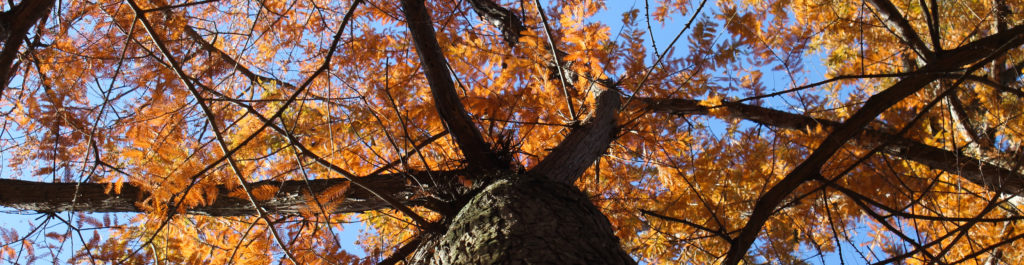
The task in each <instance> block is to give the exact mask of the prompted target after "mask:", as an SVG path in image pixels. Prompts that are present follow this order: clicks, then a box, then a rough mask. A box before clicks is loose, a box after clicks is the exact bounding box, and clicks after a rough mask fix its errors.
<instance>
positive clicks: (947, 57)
mask: <svg viewBox="0 0 1024 265" xmlns="http://www.w3.org/2000/svg"><path fill="white" fill-rule="evenodd" d="M1022 43H1024V25H1021V26H1017V27H1014V28H1013V29H1010V30H1009V31H1005V32H1000V33H998V34H995V35H991V36H988V37H985V38H983V39H980V40H977V41H974V42H971V43H968V44H967V45H964V46H961V47H959V48H957V49H955V50H951V51H950V52H949V53H948V54H944V56H943V57H940V58H938V59H937V60H935V61H932V62H929V64H928V65H926V66H925V67H924V68H922V69H921V70H920V73H921V74H919V75H913V76H909V77H906V78H904V79H903V80H900V81H899V82H896V84H893V85H892V86H891V87H889V88H887V89H886V90H884V91H882V92H881V93H878V94H876V95H874V96H871V97H870V98H868V100H867V102H865V103H864V106H863V107H861V109H860V110H858V111H857V112H856V113H854V114H853V116H851V117H850V118H849V119H848V120H846V121H845V122H843V123H842V124H840V125H839V126H836V128H835V130H833V131H832V133H830V134H829V135H828V136H827V137H826V138H825V140H823V141H822V142H821V144H820V145H819V146H818V147H817V148H816V149H815V150H814V151H813V152H812V153H811V155H810V156H808V157H807V159H805V160H804V162H802V163H800V165H797V166H796V168H794V169H793V171H792V172H790V173H789V174H788V175H786V177H785V178H783V179H782V180H780V181H779V182H778V183H776V184H775V185H774V186H772V188H771V189H769V190H768V191H767V192H765V193H764V194H763V195H762V196H761V198H759V199H758V200H757V203H755V204H754V208H753V209H754V211H753V212H752V213H751V215H750V220H748V221H747V224H746V225H745V226H744V227H743V229H742V230H740V233H739V235H738V236H737V237H736V239H735V240H734V241H733V242H732V243H733V245H732V246H731V248H730V249H729V253H728V254H726V259H725V264H729V265H732V264H737V263H739V261H740V259H742V258H743V257H744V256H745V255H746V252H747V250H748V249H749V248H750V246H751V245H752V244H753V243H754V240H755V239H756V238H757V235H758V234H759V233H760V232H761V228H762V227H764V224H765V223H766V222H768V218H770V217H771V215H772V214H773V213H774V212H775V208H776V207H778V205H779V204H780V203H782V201H783V200H784V199H785V198H786V197H787V196H789V194H790V193H792V192H793V190H796V188H797V187H799V186H800V185H801V184H803V183H804V182H805V181H807V180H808V179H810V178H811V177H812V176H814V175H817V174H820V173H819V172H820V171H821V166H822V165H824V164H825V162H827V161H828V159H829V158H831V157H832V155H833V154H835V152H836V151H838V150H839V148H840V147H842V146H843V144H845V143H846V142H847V141H848V140H850V139H851V138H852V137H854V136H856V135H858V134H860V133H861V131H863V130H864V129H865V127H866V126H867V125H868V123H870V122H871V121H873V120H874V119H875V117H877V116H878V115H879V114H881V113H882V112H883V111H885V110H886V109H888V108H889V107H890V106H892V105H893V104H896V103H897V102H899V101H901V100H903V98H906V97H907V96H910V95H912V94H914V93H916V92H917V91H918V90H920V89H921V88H923V87H924V86H925V85H928V84H929V83H931V82H932V81H935V79H937V78H939V77H940V76H941V75H937V74H932V73H941V72H945V71H952V70H957V69H960V68H963V67H964V66H966V65H968V64H971V63H975V62H978V63H979V64H976V66H977V65H981V64H984V63H987V62H989V61H991V60H992V59H993V56H994V55H999V54H1002V53H1004V52H1006V51H1007V50H1008V49H1010V48H1015V47H1018V46H1020V45H1021V44H1022ZM979 61H980V62H979Z"/></svg>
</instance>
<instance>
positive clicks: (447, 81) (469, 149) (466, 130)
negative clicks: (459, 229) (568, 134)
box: [402, 0, 508, 171]
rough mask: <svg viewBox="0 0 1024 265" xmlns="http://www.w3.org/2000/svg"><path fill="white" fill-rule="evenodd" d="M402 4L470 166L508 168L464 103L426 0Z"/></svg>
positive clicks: (444, 116) (438, 101) (437, 103)
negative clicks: (442, 48)
mask: <svg viewBox="0 0 1024 265" xmlns="http://www.w3.org/2000/svg"><path fill="white" fill-rule="evenodd" d="M402 8H404V9H405V18H406V25H407V26H408V27H409V32H410V33H411V34H412V42H413V45H414V46H416V53H417V54H418V55H419V57H420V62H422V67H423V74H424V75H426V77H427V83H428V84H429V85H430V94H431V96H432V97H433V99H434V107H436V108H437V113H438V114H439V115H440V116H441V121H442V122H443V123H444V126H445V129H447V130H448V132H449V133H451V135H452V138H454V139H455V143H456V144H458V146H459V149H460V150H462V155H463V157H465V159H466V161H467V162H469V167H470V168H472V169H477V170H483V171H490V170H496V169H502V168H507V167H508V166H507V165H503V164H504V163H502V162H501V161H500V160H499V159H498V157H497V155H495V154H494V152H493V151H492V150H491V148H490V145H489V144H487V141H485V140H484V138H483V135H481V134H480V130H479V129H477V128H476V124H474V123H473V120H472V119H470V117H469V114H468V113H467V112H466V109H465V107H463V105H462V101H461V100H460V99H459V95H458V93H456V91H455V83H454V82H452V79H451V72H449V71H448V61H447V59H445V57H444V53H443V52H442V51H441V45H440V44H438V43H437V37H436V35H435V33H434V23H433V22H432V20H431V19H430V14H428V13H427V8H426V6H424V4H423V0H402Z"/></svg>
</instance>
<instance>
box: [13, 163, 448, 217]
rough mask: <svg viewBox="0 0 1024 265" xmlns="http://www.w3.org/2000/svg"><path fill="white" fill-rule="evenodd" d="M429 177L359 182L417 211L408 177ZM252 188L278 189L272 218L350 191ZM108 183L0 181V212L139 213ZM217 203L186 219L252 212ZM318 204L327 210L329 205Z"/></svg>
mask: <svg viewBox="0 0 1024 265" xmlns="http://www.w3.org/2000/svg"><path fill="white" fill-rule="evenodd" d="M431 174H433V175H435V176H438V175H445V174H450V173H446V172H431ZM426 175H427V173H425V172H421V173H400V174H382V175H375V176H367V177H362V178H360V180H361V181H362V182H363V183H364V184H367V185H369V186H371V187H372V188H373V189H374V190H375V191H377V192H379V193H384V194H388V195H390V196H392V197H394V198H397V199H398V200H399V201H400V202H401V203H403V204H405V205H409V206H414V205H420V204H422V203H423V200H422V198H415V197H414V196H413V195H414V194H415V192H416V191H417V190H418V188H419V187H414V186H412V185H409V184H408V181H406V179H407V177H409V176H413V177H422V178H425V177H426ZM251 184H252V186H253V187H259V186H264V185H270V186H273V187H277V188H278V192H277V194H275V196H274V197H272V198H270V199H268V200H266V201H261V202H260V203H261V206H262V207H263V208H265V209H267V212H269V213H272V214H283V215H287V214H296V215H297V214H300V213H301V212H302V211H303V210H311V211H314V212H315V211H317V209H308V207H309V205H312V204H310V202H309V201H308V200H309V199H310V198H312V197H311V196H309V195H310V194H313V195H321V194H324V193H325V192H330V191H331V190H332V189H333V188H336V187H338V186H339V185H349V181H348V180H345V179H318V180H309V181H308V182H307V181H302V180H289V181H260V182H254V183H251ZM111 185H113V184H111V183H43V182H31V181H22V180H12V179H0V206H6V207H11V208H15V209H19V210H26V211H36V212H49V213H53V212H66V211H78V212H92V213H101V212H143V209H142V208H139V205H141V203H142V202H143V201H144V200H145V199H146V198H147V197H148V195H147V193H146V192H145V191H143V190H142V189H140V188H138V187H135V186H132V185H131V184H128V183H124V184H122V188H121V192H120V193H114V192H112V191H110V189H109V188H110V186H111ZM193 192H198V191H193ZM217 193H218V194H217V199H216V200H214V201H212V202H210V203H208V204H206V205H201V206H197V207H192V208H189V209H186V210H185V213H188V214H198V215H210V216H247V215H252V214H253V213H254V212H255V210H253V208H252V204H251V202H249V200H248V199H246V198H244V197H233V196H231V195H230V194H231V193H232V190H229V189H226V188H219V189H218V191H217ZM341 200H342V201H334V202H330V203H332V204H336V205H337V207H334V208H332V212H334V213H342V212H363V211H369V210H376V209H382V208H389V207H391V205H389V204H388V203H387V202H384V201H383V200H381V199H380V198H378V197H377V196H374V195H373V194H371V193H369V192H368V191H366V190H365V189H361V188H355V187H352V188H349V189H347V190H345V191H344V198H342V199H341ZM321 203H324V204H327V203H328V202H323V201H321Z"/></svg>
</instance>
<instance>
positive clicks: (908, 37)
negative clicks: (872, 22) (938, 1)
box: [868, 0, 935, 62]
mask: <svg viewBox="0 0 1024 265" xmlns="http://www.w3.org/2000/svg"><path fill="white" fill-rule="evenodd" d="M868 3H871V5H872V6H874V7H875V11H876V12H877V13H876V14H877V15H878V19H879V20H881V21H882V22H883V23H885V25H886V26H887V27H886V28H888V29H889V30H892V31H893V33H894V34H896V36H897V37H899V38H900V40H901V41H903V42H904V43H906V44H907V45H908V46H910V47H911V48H912V49H914V51H915V52H917V53H918V54H920V55H921V56H922V57H924V58H925V60H926V61H929V62H930V61H932V60H933V59H934V57H935V54H934V53H933V52H932V51H931V50H929V49H928V46H926V45H925V44H924V41H923V40H921V36H920V35H918V34H917V32H916V31H914V27H913V26H911V25H910V21H907V18H906V17H904V16H903V14H900V10H899V9H897V8H896V6H895V5H893V4H892V2H889V0H868Z"/></svg>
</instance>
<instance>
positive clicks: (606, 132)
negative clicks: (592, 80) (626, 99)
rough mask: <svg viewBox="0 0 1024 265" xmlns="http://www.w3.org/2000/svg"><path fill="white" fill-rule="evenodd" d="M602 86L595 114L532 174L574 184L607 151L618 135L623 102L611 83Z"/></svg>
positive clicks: (552, 151)
mask: <svg viewBox="0 0 1024 265" xmlns="http://www.w3.org/2000/svg"><path fill="white" fill-rule="evenodd" d="M601 86H604V89H602V90H601V91H600V92H598V94H597V100H596V101H597V103H596V106H595V108H594V109H595V110H594V113H593V114H591V116H590V118H587V120H586V121H584V122H583V124H582V125H579V126H577V127H574V128H573V129H572V131H570V132H569V135H567V136H566V137H565V139H563V140H562V142H560V143H559V144H558V146H556V147H555V149H553V150H551V153H548V155H547V156H546V157H544V160H541V161H540V163H537V165H536V166H534V167H533V168H532V169H530V173H531V174H536V175H541V176H546V177H547V178H549V179H551V180H554V181H558V182H563V183H570V184H571V183H573V182H574V181H576V178H578V177H579V176H580V175H582V174H583V172H584V171H586V170H587V167H590V165H593V164H594V161H595V160H597V159H598V158H600V157H601V155H603V154H604V152H605V151H606V150H608V145H610V144H611V142H612V140H614V139H615V133H616V132H617V127H616V125H617V124H616V119H615V117H616V116H617V115H618V112H619V105H620V104H621V100H622V99H621V96H620V95H619V91H618V89H616V88H613V87H610V86H609V85H608V84H601Z"/></svg>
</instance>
